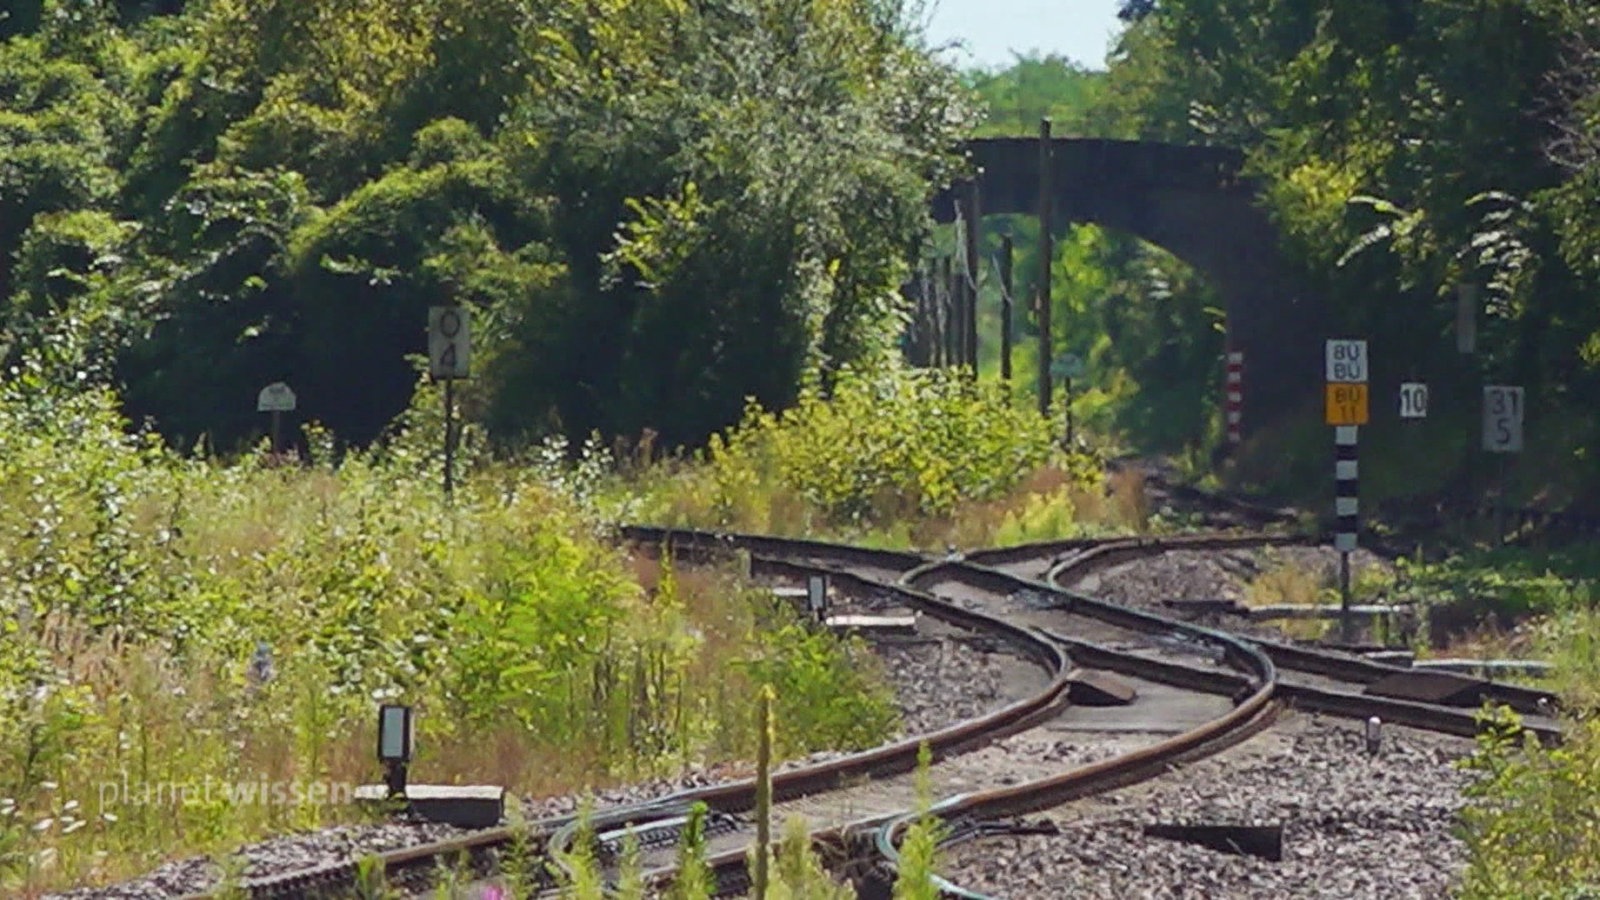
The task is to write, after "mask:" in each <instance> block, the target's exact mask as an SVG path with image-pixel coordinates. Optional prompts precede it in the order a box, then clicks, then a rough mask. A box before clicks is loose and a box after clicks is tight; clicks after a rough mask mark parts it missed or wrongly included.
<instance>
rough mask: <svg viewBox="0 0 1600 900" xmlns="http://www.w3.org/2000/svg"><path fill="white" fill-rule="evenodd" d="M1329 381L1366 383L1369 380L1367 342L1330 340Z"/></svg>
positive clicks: (1328, 354) (1328, 350)
mask: <svg viewBox="0 0 1600 900" xmlns="http://www.w3.org/2000/svg"><path fill="white" fill-rule="evenodd" d="M1327 356H1328V360H1327V362H1328V377H1327V380H1328V381H1332V382H1337V383H1339V384H1365V383H1366V381H1367V342H1366V341H1350V340H1343V341H1342V340H1330V341H1328V349H1327Z"/></svg>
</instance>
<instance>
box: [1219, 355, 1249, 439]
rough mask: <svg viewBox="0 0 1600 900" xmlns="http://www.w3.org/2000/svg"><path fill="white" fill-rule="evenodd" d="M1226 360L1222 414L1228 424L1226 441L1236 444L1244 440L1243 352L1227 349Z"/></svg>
mask: <svg viewBox="0 0 1600 900" xmlns="http://www.w3.org/2000/svg"><path fill="white" fill-rule="evenodd" d="M1227 360H1228V363H1227V365H1228V368H1227V388H1226V390H1227V403H1226V404H1225V405H1224V407H1223V416H1224V418H1225V419H1226V422H1227V426H1228V443H1229V444H1231V445H1233V446H1238V445H1239V443H1240V441H1242V440H1244V432H1243V430H1242V428H1243V422H1244V352H1243V351H1240V350H1229V351H1228V356H1227Z"/></svg>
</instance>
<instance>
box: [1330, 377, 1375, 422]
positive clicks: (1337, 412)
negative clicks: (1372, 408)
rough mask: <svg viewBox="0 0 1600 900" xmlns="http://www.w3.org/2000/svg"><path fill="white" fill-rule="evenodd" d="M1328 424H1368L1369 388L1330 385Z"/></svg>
mask: <svg viewBox="0 0 1600 900" xmlns="http://www.w3.org/2000/svg"><path fill="white" fill-rule="evenodd" d="M1327 410H1328V424H1329V425H1365V424H1367V386H1366V385H1364V384H1329V385H1328V404H1327Z"/></svg>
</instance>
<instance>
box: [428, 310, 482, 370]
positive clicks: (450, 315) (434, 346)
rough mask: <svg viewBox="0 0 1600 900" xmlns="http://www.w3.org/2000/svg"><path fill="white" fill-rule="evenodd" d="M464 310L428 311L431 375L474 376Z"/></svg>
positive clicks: (468, 331) (469, 338) (466, 315)
mask: <svg viewBox="0 0 1600 900" xmlns="http://www.w3.org/2000/svg"><path fill="white" fill-rule="evenodd" d="M468 326H469V316H468V311H467V308H466V307H464V306H433V307H429V308H428V374H429V375H432V376H433V377H434V378H446V379H448V378H467V377H470V376H471V374H472V363H471V357H472V336H471V331H470V329H469V327H468Z"/></svg>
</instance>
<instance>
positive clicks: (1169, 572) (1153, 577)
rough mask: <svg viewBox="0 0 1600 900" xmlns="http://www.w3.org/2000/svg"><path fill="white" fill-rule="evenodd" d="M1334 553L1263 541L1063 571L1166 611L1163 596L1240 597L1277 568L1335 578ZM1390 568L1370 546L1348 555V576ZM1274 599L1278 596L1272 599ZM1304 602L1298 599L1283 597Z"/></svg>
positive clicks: (1252, 627) (1235, 621)
mask: <svg viewBox="0 0 1600 900" xmlns="http://www.w3.org/2000/svg"><path fill="white" fill-rule="evenodd" d="M1338 567H1339V554H1338V553H1337V552H1336V551H1334V550H1333V548H1331V547H1264V548H1260V549H1252V550H1221V551H1218V550H1169V551H1167V552H1165V553H1161V554H1159V555H1157V556H1151V557H1147V558H1145V559H1136V560H1131V561H1129V562H1125V563H1120V564H1118V565H1114V566H1111V567H1109V568H1103V569H1091V570H1090V571H1088V572H1087V573H1085V574H1084V575H1083V576H1081V577H1077V578H1074V577H1072V575H1071V573H1070V572H1069V573H1068V576H1067V577H1066V578H1063V579H1062V581H1063V582H1064V585H1065V586H1066V587H1069V588H1072V589H1075V590H1079V591H1082V592H1083V593H1086V594H1088V595H1090V596H1092V597H1095V598H1097V599H1100V600H1107V601H1110V602H1112V603H1120V604H1123V605H1125V606H1132V607H1137V608H1141V609H1148V610H1151V611H1154V612H1157V613H1160V614H1162V615H1165V616H1169V617H1170V616H1175V615H1176V613H1177V611H1176V610H1174V609H1173V608H1172V607H1169V606H1167V605H1166V604H1165V602H1164V601H1167V600H1233V601H1236V602H1240V603H1243V602H1245V600H1246V596H1247V594H1248V591H1249V586H1250V584H1251V583H1252V582H1254V581H1256V580H1257V579H1260V578H1262V577H1263V576H1267V577H1270V575H1271V573H1272V572H1274V571H1275V570H1278V569H1280V568H1293V569H1296V570H1299V571H1301V572H1305V573H1307V574H1309V575H1311V576H1313V577H1315V578H1317V579H1318V580H1319V581H1331V580H1333V579H1336V578H1337V575H1338V571H1339V569H1338ZM1371 567H1376V568H1380V569H1384V570H1389V569H1392V568H1393V566H1392V564H1391V563H1390V562H1389V561H1387V560H1385V559H1383V558H1382V557H1380V556H1377V555H1376V554H1374V553H1372V552H1371V551H1369V550H1363V549H1359V548H1358V549H1357V550H1356V551H1355V552H1354V553H1352V554H1351V555H1350V568H1351V578H1352V579H1357V578H1359V577H1360V576H1361V573H1362V572H1363V571H1365V570H1366V569H1368V568H1371ZM1273 602H1279V601H1278V600H1276V599H1274V600H1273ZM1282 602H1303V601H1298V600H1295V601H1282ZM1201 624H1206V625H1212V626H1214V627H1218V628H1222V629H1225V630H1227V631H1232V632H1236V633H1239V634H1254V635H1259V636H1261V637H1270V638H1277V639H1280V640H1281V639H1282V638H1283V636H1284V632H1283V630H1282V629H1281V628H1279V627H1278V626H1277V625H1274V624H1272V623H1259V622H1258V623H1252V622H1249V621H1246V620H1245V619H1243V618H1240V617H1238V616H1222V617H1215V618H1207V619H1205V620H1203V621H1202V622H1201Z"/></svg>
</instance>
